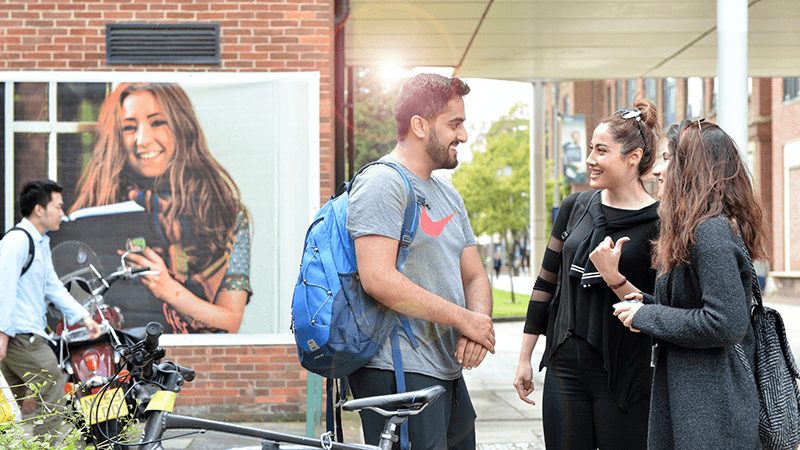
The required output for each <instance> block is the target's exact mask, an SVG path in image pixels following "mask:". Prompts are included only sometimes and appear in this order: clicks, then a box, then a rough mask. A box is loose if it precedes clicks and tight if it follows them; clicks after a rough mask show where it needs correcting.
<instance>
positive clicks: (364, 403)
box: [93, 322, 444, 450]
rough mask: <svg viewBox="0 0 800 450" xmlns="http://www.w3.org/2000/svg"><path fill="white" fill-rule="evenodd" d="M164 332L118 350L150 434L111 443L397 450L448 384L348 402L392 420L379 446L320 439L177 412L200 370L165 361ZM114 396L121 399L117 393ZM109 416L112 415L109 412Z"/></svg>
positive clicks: (148, 449)
mask: <svg viewBox="0 0 800 450" xmlns="http://www.w3.org/2000/svg"><path fill="white" fill-rule="evenodd" d="M162 332H163V327H162V326H161V324H159V323H156V322H151V323H150V324H148V325H147V327H145V329H144V330H143V332H142V333H140V334H138V335H135V336H134V337H135V338H136V339H135V341H136V343H135V344H132V345H126V344H121V345H119V346H117V349H118V350H119V352H120V353H121V354H122V356H123V358H124V359H125V362H126V364H125V366H126V367H127V371H128V372H127V373H124V372H121V373H119V374H117V377H115V380H116V379H125V380H126V382H127V383H129V386H130V387H129V388H128V389H127V391H126V392H125V396H126V397H131V399H132V400H133V401H132V402H130V404H135V405H136V407H135V410H136V412H135V414H136V416H137V417H140V418H144V431H143V434H142V437H141V438H140V440H139V441H138V442H127V443H126V442H120V441H116V440H115V439H114V438H112V437H108V436H106V437H107V438H108V439H109V442H112V443H114V444H116V445H120V446H123V447H127V448H134V449H136V450H163V447H162V445H161V443H162V442H163V441H164V440H167V439H174V438H178V437H185V436H186V435H189V434H194V433H205V432H206V431H217V432H221V433H228V434H235V435H239V436H247V437H252V438H255V439H261V440H262V441H261V443H262V449H264V450H277V449H280V448H281V444H294V445H299V446H301V447H292V448H293V449H297V448H303V449H308V448H321V449H324V450H391V448H392V445H393V443H394V442H396V441H397V440H398V436H397V429H398V427H399V426H400V425H402V424H404V423H405V422H406V421H407V420H408V418H409V417H411V416H413V415H416V414H419V413H420V412H422V410H424V409H425V408H426V407H427V406H428V405H429V404H431V403H433V402H434V401H435V400H436V399H437V398H439V396H440V395H441V394H442V393H443V392H444V388H443V387H442V386H438V385H436V386H431V387H429V388H426V389H422V390H418V391H412V392H405V393H401V394H391V395H382V396H376V397H367V398H361V399H357V400H349V401H347V402H345V403H343V404H342V409H343V410H344V411H348V412H350V411H352V412H357V411H360V410H362V409H370V410H373V411H375V412H377V413H379V414H381V415H382V416H384V417H386V424H385V426H384V430H383V432H382V433H381V440H380V443H379V445H378V446H373V445H364V444H347V443H343V442H336V441H334V439H333V436H332V434H331V433H330V432H328V433H323V434H322V435H321V436H320V438H319V439H315V438H310V437H306V436H298V435H293V434H288V433H279V432H275V431H270V430H264V429H260V428H252V427H247V426H242V425H235V424H231V423H227V422H221V421H215V420H208V419H199V418H196V417H191V416H184V415H180V414H174V413H173V412H172V410H173V407H174V404H175V400H176V399H177V396H178V392H180V387H181V386H182V385H183V384H184V383H185V382H191V381H192V380H194V377H195V371H194V370H192V369H190V368H186V367H181V366H178V365H177V364H175V363H174V362H172V361H162V362H159V361H160V360H161V358H163V357H164V356H165V354H166V352H165V350H164V349H163V348H160V347H159V346H158V339H159V337H160V336H161V334H162ZM131 335H133V333H131ZM113 381H114V380H111V381H109V383H107V384H106V386H104V387H103V390H102V391H101V392H99V393H98V395H97V397H98V398H99V399H100V401H101V402H103V403H102V404H105V402H108V407H107V408H111V407H112V405H113V404H114V402H113V397H112V399H110V400H109V399H104V398H103V395H104V393H105V391H106V390H109V387H110V385H111V383H112V382H113ZM109 392H110V391H109ZM113 395H117V394H116V392H115V393H114V394H113ZM93 408H94V407H93ZM98 409H99V408H98ZM109 412H110V411H106V413H107V414H108V413H109ZM167 430H198V431H195V432H192V433H187V434H183V435H179V436H172V437H168V438H164V433H165V432H166V431H167ZM100 431H101V432H102V431H103V430H102V429H101V430H100Z"/></svg>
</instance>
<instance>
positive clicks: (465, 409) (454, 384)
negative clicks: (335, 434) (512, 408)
mask: <svg viewBox="0 0 800 450" xmlns="http://www.w3.org/2000/svg"><path fill="white" fill-rule="evenodd" d="M405 378H406V391H416V390H419V389H425V388H427V387H430V386H433V385H436V384H438V385H441V386H442V387H444V388H445V392H444V393H443V394H442V396H441V397H439V398H438V399H437V400H436V401H435V402H433V403H431V404H430V405H428V407H427V408H425V409H424V410H423V411H422V412H421V413H420V414H417V415H416V416H412V417H411V418H410V419H409V420H408V427H409V428H408V433H409V441H411V449H412V450H446V449H457V450H475V409H474V408H473V407H472V400H470V398H469V392H468V391H467V385H466V383H464V377H463V376H462V377H459V378H458V379H456V380H450V381H448V380H440V379H438V378H433V377H429V376H426V375H421V374H418V373H409V372H406V374H405ZM347 380H348V382H349V383H350V389H351V390H352V391H353V396H354V397H355V398H363V397H370V396H373V395H386V394H395V393H397V389H396V385H395V380H394V372H393V371H390V370H379V369H367V368H361V369H359V370H357V371H356V372H355V373H353V374H352V375H350V376H349V377H348V378H347ZM359 414H360V415H361V426H362V428H363V430H364V442H366V443H367V444H371V445H378V443H379V441H380V434H381V432H382V431H383V427H384V423H385V422H386V418H384V417H383V416H381V415H380V414H378V413H376V412H374V411H368V410H364V411H361V412H360V413H359ZM399 448H400V445H399V443H395V444H394V447H393V449H394V450H398V449H399Z"/></svg>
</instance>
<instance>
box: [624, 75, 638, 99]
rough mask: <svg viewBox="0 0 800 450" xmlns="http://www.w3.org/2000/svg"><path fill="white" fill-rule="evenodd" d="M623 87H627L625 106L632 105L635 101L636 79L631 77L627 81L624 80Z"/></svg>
mask: <svg viewBox="0 0 800 450" xmlns="http://www.w3.org/2000/svg"><path fill="white" fill-rule="evenodd" d="M625 87H626V88H627V93H628V94H627V97H628V104H627V105H625V106H633V105H634V103H635V102H636V80H635V79H633V78H631V79H629V80H628V81H627V82H625Z"/></svg>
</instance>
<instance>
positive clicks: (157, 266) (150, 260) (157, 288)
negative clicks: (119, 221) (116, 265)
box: [117, 247, 186, 303]
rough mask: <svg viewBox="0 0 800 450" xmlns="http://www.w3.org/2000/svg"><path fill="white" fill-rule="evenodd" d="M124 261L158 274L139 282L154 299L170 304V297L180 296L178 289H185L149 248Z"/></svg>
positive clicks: (143, 277)
mask: <svg viewBox="0 0 800 450" xmlns="http://www.w3.org/2000/svg"><path fill="white" fill-rule="evenodd" d="M117 253H121V250H118V251H117ZM125 259H127V260H128V262H129V263H131V264H133V265H134V266H136V267H148V268H149V269H150V270H152V271H157V272H158V274H154V275H144V276H142V277H141V280H142V284H143V285H144V286H145V287H146V288H147V289H148V290H149V291H150V293H151V294H153V296H154V297H156V298H157V299H159V300H161V301H163V302H165V303H171V302H170V297H173V298H174V297H177V296H178V295H180V289H184V290H185V289H186V288H185V287H183V285H182V284H180V283H178V282H177V281H175V279H174V278H172V276H170V274H169V269H168V268H167V265H166V263H164V259H162V258H161V257H160V256H159V255H158V253H156V252H155V250H153V249H152V248H150V247H148V248H146V249H145V251H144V252H143V253H130V254H128V256H126V257H125Z"/></svg>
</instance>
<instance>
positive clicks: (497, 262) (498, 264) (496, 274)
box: [494, 253, 503, 278]
mask: <svg viewBox="0 0 800 450" xmlns="http://www.w3.org/2000/svg"><path fill="white" fill-rule="evenodd" d="M501 267H503V260H502V259H500V253H495V254H494V277H495V278H500V268H501Z"/></svg>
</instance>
